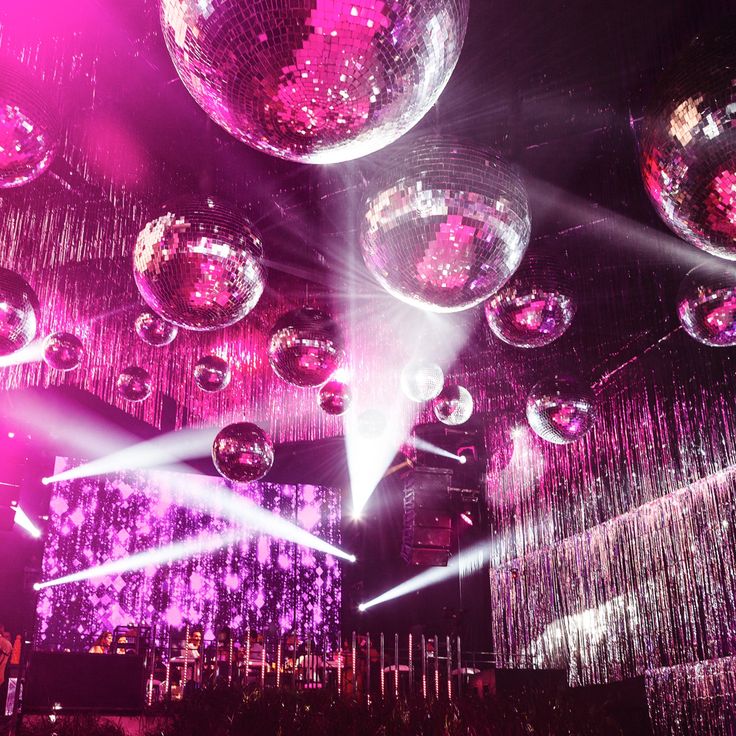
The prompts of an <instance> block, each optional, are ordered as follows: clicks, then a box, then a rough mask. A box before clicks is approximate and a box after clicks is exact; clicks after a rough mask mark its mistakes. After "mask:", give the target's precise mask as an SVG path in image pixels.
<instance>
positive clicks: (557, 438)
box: [526, 376, 596, 445]
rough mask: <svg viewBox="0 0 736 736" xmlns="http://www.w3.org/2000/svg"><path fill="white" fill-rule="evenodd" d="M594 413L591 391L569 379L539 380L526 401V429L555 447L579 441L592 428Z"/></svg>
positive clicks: (582, 384)
mask: <svg viewBox="0 0 736 736" xmlns="http://www.w3.org/2000/svg"><path fill="white" fill-rule="evenodd" d="M595 414H596V402H595V396H594V395H593V392H592V391H591V389H590V388H589V387H588V386H586V385H585V384H584V383H582V382H581V381H579V380H578V379H576V378H572V377H569V376H554V377H553V378H548V379H544V380H542V381H540V382H539V383H537V384H536V385H535V386H534V387H533V388H532V390H531V392H530V393H529V396H528V398H527V400H526V418H527V421H528V422H529V426H530V427H531V428H532V429H533V430H534V431H535V432H536V433H537V434H538V435H539V436H540V437H541V438H542V439H543V440H547V442H552V443H554V444H556V445H566V444H568V443H570V442H575V441H577V440H579V439H580V438H581V437H582V436H583V435H584V434H585V433H586V432H587V431H588V430H589V429H590V428H591V427H592V426H593V422H594V421H595Z"/></svg>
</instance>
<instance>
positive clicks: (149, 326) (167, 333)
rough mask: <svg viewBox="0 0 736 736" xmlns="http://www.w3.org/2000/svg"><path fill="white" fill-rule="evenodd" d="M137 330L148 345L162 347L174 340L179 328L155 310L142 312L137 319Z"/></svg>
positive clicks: (137, 333)
mask: <svg viewBox="0 0 736 736" xmlns="http://www.w3.org/2000/svg"><path fill="white" fill-rule="evenodd" d="M135 332H136V335H138V337H140V339H141V340H143V342H145V343H146V345H152V346H153V347H155V348H160V347H162V346H163V345H168V344H170V343H171V342H173V341H174V338H175V337H176V336H177V334H178V333H179V328H178V327H177V326H176V325H175V324H172V323H171V322H168V321H167V320H165V319H164V318H163V317H159V316H158V315H157V314H155V313H154V312H149V311H145V312H141V313H140V314H139V315H138V317H136V320H135Z"/></svg>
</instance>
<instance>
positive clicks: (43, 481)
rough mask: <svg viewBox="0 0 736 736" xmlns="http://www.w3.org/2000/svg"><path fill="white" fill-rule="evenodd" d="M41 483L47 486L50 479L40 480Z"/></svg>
mask: <svg viewBox="0 0 736 736" xmlns="http://www.w3.org/2000/svg"><path fill="white" fill-rule="evenodd" d="M41 483H42V484H43V485H45V486H47V485H48V484H49V483H51V478H41Z"/></svg>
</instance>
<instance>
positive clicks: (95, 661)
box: [23, 652, 145, 713]
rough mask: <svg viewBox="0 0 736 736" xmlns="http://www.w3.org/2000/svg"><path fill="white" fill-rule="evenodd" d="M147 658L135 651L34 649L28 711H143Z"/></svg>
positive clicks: (27, 689)
mask: <svg viewBox="0 0 736 736" xmlns="http://www.w3.org/2000/svg"><path fill="white" fill-rule="evenodd" d="M143 663H144V658H143V657H141V656H136V655H132V654H76V653H72V654H70V653H66V652H33V653H32V654H31V658H30V662H29V665H28V672H27V678H26V686H25V691H24V696H23V709H24V711H25V712H27V713H51V712H54V713H64V712H74V711H85V710H95V711H97V712H99V713H139V712H140V711H142V710H143V704H144V693H145V677H144V667H143Z"/></svg>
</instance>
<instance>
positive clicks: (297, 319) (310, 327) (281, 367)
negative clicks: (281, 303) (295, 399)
mask: <svg viewBox="0 0 736 736" xmlns="http://www.w3.org/2000/svg"><path fill="white" fill-rule="evenodd" d="M343 355H344V350H343V339H342V333H341V331H340V328H339V327H338V325H337V323H336V322H335V321H334V320H333V319H332V317H330V315H329V314H327V313H326V312H323V311H322V310H320V309H315V308H314V307H302V308H301V309H295V310H294V311H292V312H288V313H287V314H285V315H283V316H282V317H280V318H279V319H278V321H277V322H276V324H275V325H274V326H273V329H272V330H271V341H270V343H269V347H268V359H269V361H270V362H271V367H272V368H273V369H274V371H275V372H276V375H278V376H279V377H280V378H283V379H284V381H288V382H289V383H293V384H294V385H295V386H319V385H321V384H323V383H324V382H325V381H326V380H327V379H328V378H329V377H330V376H331V375H332V374H333V373H334V372H335V370H336V369H337V368H338V367H339V365H340V362H341V361H342V359H343Z"/></svg>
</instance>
